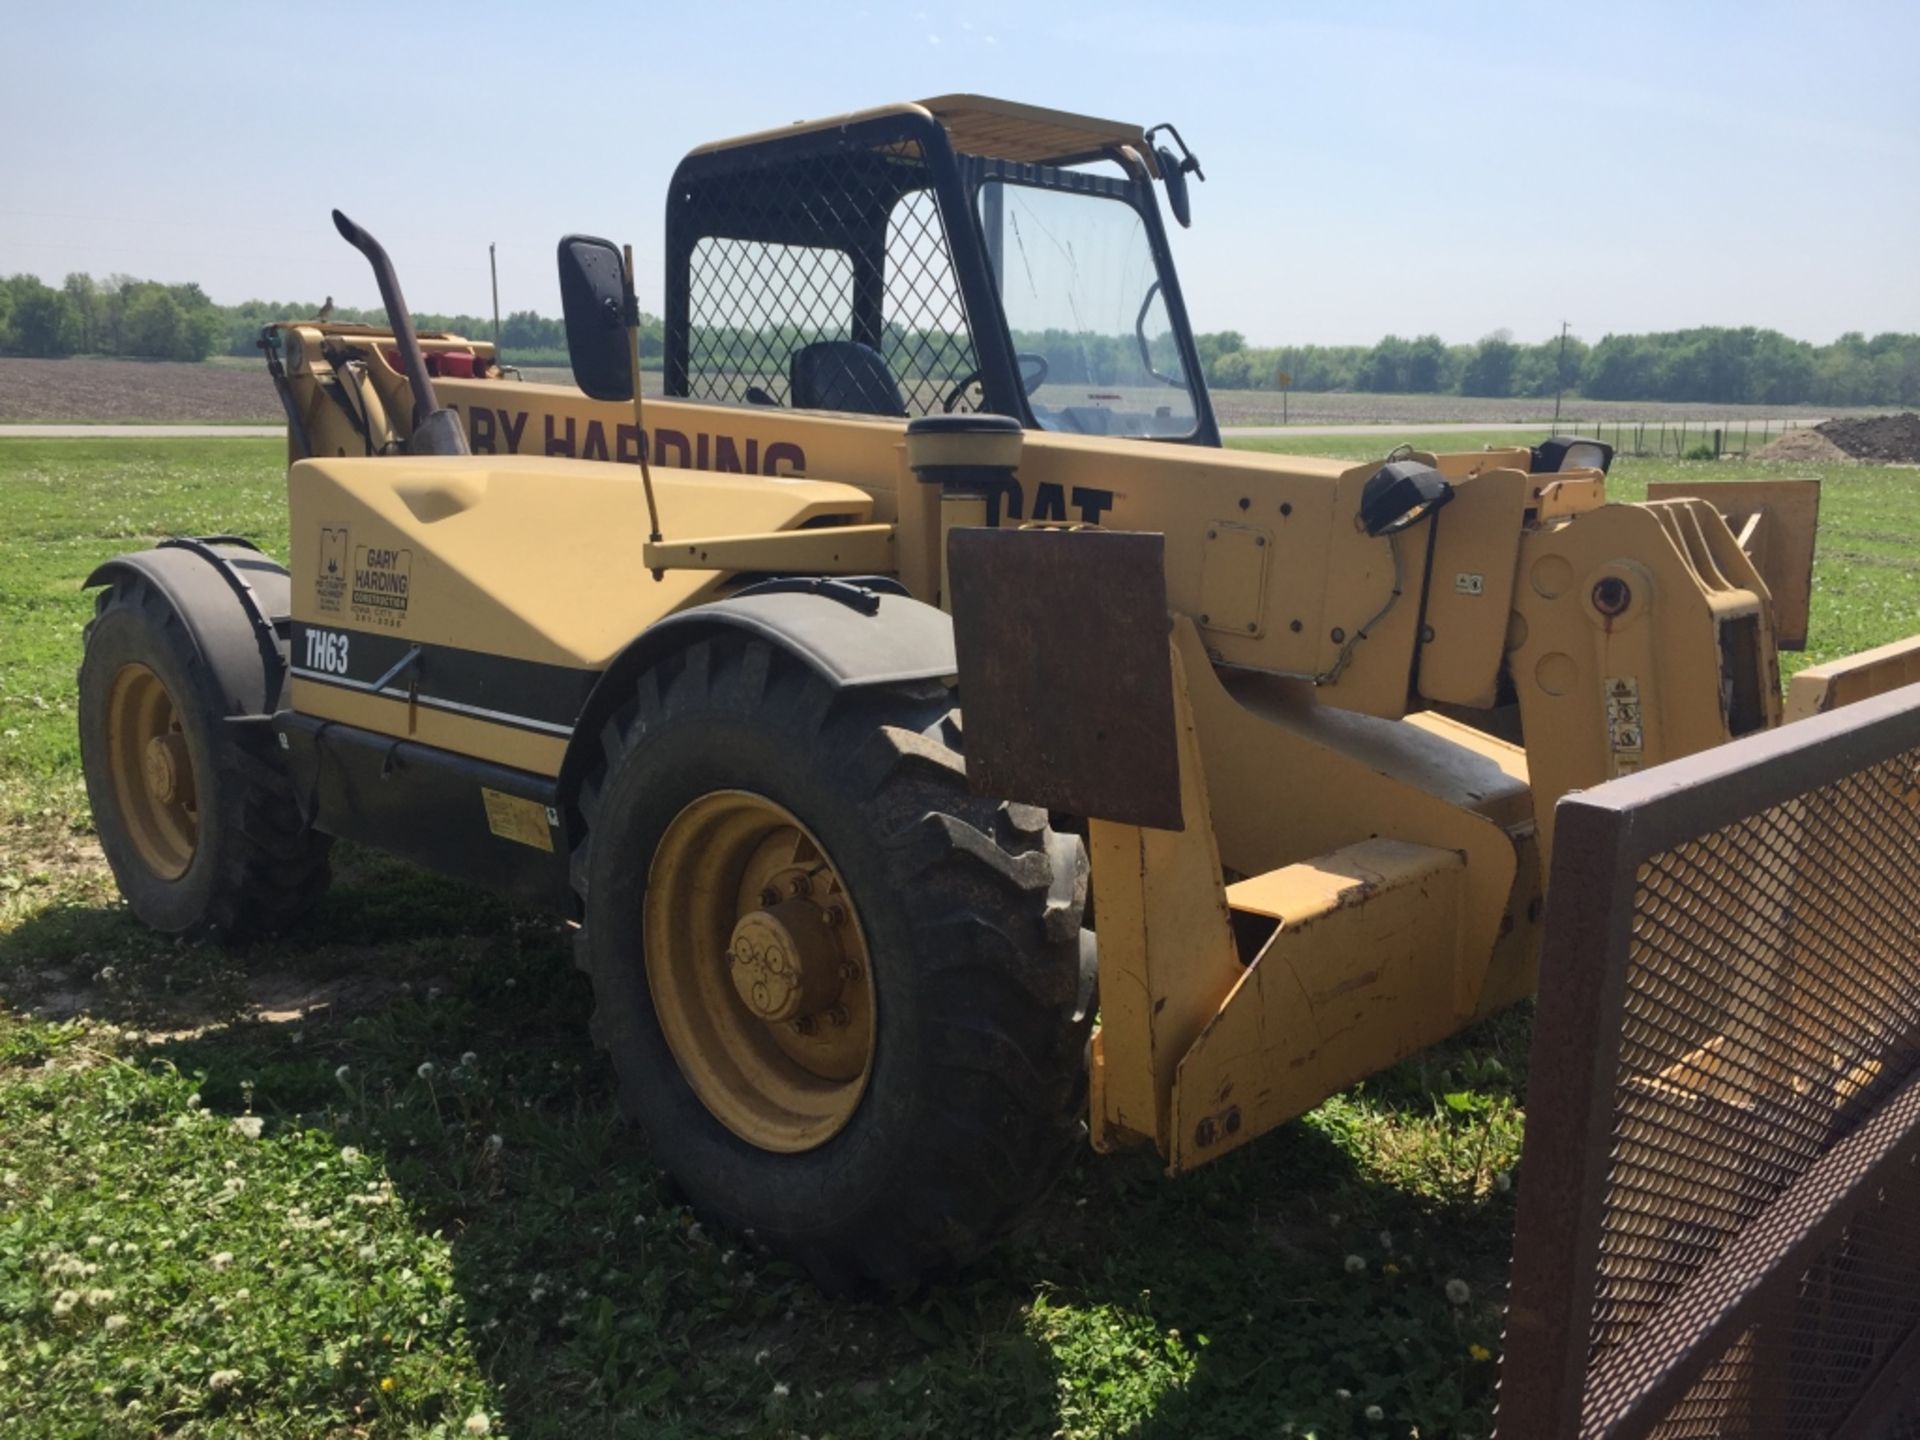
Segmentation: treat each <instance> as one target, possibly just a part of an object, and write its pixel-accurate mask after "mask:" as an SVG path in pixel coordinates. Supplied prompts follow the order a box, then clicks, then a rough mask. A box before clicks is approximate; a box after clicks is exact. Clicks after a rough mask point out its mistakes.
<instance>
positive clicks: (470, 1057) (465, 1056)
mask: <svg viewBox="0 0 1920 1440" xmlns="http://www.w3.org/2000/svg"><path fill="white" fill-rule="evenodd" d="M479 1063H480V1057H479V1056H478V1055H476V1054H474V1053H473V1051H471V1050H467V1051H464V1052H462V1053H461V1056H460V1068H461V1069H462V1070H471V1069H473V1067H474V1066H476V1065H478V1064H479Z"/></svg>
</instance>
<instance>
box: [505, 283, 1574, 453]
mask: <svg viewBox="0 0 1920 1440" xmlns="http://www.w3.org/2000/svg"><path fill="white" fill-rule="evenodd" d="M499 308H500V307H499V305H498V304H496V305H495V306H494V309H495V311H498V310H499ZM1572 323H1573V322H1572V321H1570V320H1562V321H1561V322H1560V360H1559V365H1558V368H1559V371H1560V374H1559V380H1560V383H1559V384H1558V385H1557V386H1555V387H1554V391H1553V433H1554V434H1556V435H1558V434H1559V433H1560V397H1561V396H1562V395H1564V394H1565V393H1566V390H1567V326H1568V325H1570V324H1572Z"/></svg>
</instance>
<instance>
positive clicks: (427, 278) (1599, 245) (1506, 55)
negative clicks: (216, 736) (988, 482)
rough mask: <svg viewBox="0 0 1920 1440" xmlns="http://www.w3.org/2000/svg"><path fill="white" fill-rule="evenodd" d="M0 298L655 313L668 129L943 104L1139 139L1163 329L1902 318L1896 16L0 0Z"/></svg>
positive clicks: (1584, 7) (1612, 327) (1919, 317)
mask: <svg viewBox="0 0 1920 1440" xmlns="http://www.w3.org/2000/svg"><path fill="white" fill-rule="evenodd" d="M0 33H4V34H5V37H6V45H5V56H6V60H5V65H4V71H5V80H4V84H0V136H4V137H6V138H5V139H4V140H3V141H0V274H11V273H14V272H17V271H28V272H32V273H36V274H39V275H41V276H42V277H44V278H46V279H47V280H49V281H50V282H53V283H58V281H59V279H60V277H61V276H63V275H65V274H66V273H67V272H69V271H72V270H87V271H90V272H92V273H94V274H96V275H102V274H107V273H110V272H123V273H127V274H132V275H136V276H141V277H151V278H155V279H161V280H166V281H181V280H197V281H199V282H200V284H201V285H202V286H203V287H204V288H205V289H206V291H207V292H208V293H209V294H210V295H212V296H213V297H214V298H215V299H216V300H219V301H222V302H234V301H239V300H244V299H250V298H276V299H290V300H302V301H312V302H317V301H318V299H319V298H320V297H321V296H322V295H325V294H332V295H333V296H334V297H335V298H336V299H337V300H338V301H339V302H340V303H342V304H352V305H372V304H375V303H377V296H376V293H375V290H374V287H373V282H372V279H371V276H370V274H369V272H368V270H367V268H366V266H365V264H364V262H362V261H361V260H360V258H359V257H358V256H357V255H355V254H354V253H353V252H352V251H351V250H349V249H348V248H347V246H346V245H345V243H344V242H342V241H341V240H339V239H338V237H337V236H336V235H335V234H334V232H333V228H332V226H331V224H330V223H329V220H328V212H329V210H330V209H331V208H332V207H333V206H336V205H337V206H340V207H341V208H342V209H344V210H345V211H346V212H347V213H348V214H350V215H352V216H353V217H354V218H355V219H356V220H358V221H359V222H360V223H361V224H362V225H364V226H365V227H366V228H367V229H369V230H370V231H372V232H373V233H374V234H375V235H377V236H379V237H380V239H381V240H382V241H383V242H384V243H385V245H386V247H387V249H388V250H389V252H390V253H391V254H392V255H393V257H394V260H395V263H396V264H397V265H398V267H399V271H400V277H401V281H402V284H403V286H404V288H405V290H406V294H407V297H408V300H409V302H410V303H411V304H412V305H413V306H414V307H416V308H418V309H420V310H423V311H437V312H451V311H463V312H467V313H473V314H484V313H486V312H487V311H488V310H489V309H490V306H491V300H490V297H489V290H488V272H487V245H488V242H490V241H491V242H494V243H496V244H497V246H498V254H499V267H500V304H501V308H502V310H503V311H509V310H520V309H535V310H539V311H541V312H542V313H545V314H550V315H551V314H558V313H559V290H558V284H557V282H556V280H555V276H554V258H553V257H554V244H555V242H556V240H557V239H558V238H559V236H560V235H562V234H563V233H566V232H568V231H585V232H589V233H595V234H602V235H607V236H611V237H613V238H615V239H620V240H628V241H631V242H632V243H633V244H634V246H635V252H636V259H637V262H638V266H639V270H640V274H641V300H642V304H643V306H644V307H645V308H647V309H650V310H653V311H655V312H656V313H657V312H658V310H659V309H660V300H661V285H662V281H661V261H660V251H659V246H660V237H661V226H662V215H663V211H664V201H665V192H666V185H667V181H668V178H669V177H670V175H671V174H672V171H673V167H674V165H675V164H676V162H677V161H678V159H679V158H680V156H682V155H683V154H685V153H686V151H687V150H689V149H691V148H692V147H693V146H695V145H698V144H700V143H702V142H704V141H708V140H713V139H718V138H722V137H724V136H728V135H734V134H739V133H742V132H746V131H751V130H757V129H762V128H765V127H768V126H773V125H779V124H783V123H785V122H787V121H790V120H796V119H802V118H811V117H815V116H820V115H832V114H838V113H841V112H844V111H847V110H852V109H859V108H862V107H865V106H869V105H874V104H881V103H885V102H888V101H893V100H910V99H917V98H921V97H924V96H930V95H940V94H946V93H951V92H955V91H975V92H980V93H985V94H993V95H1000V96H1004V97H1006V98H1008V99H1014V100H1023V101H1027V102H1030V103H1034V104H1042V105H1049V106H1053V107H1056V108H1060V109H1067V110H1077V111H1082V112H1084V113H1088V114H1093V115H1102V116H1110V117H1113V118H1116V119H1123V120H1129V121H1135V122H1139V123H1141V124H1148V125H1150V124H1153V123H1156V122H1158V121H1162V120H1171V121H1173V122H1174V123H1176V124H1177V125H1178V126H1179V127H1180V130H1181V133H1182V134H1183V135H1184V136H1185V137H1186V139H1187V140H1188V142H1189V143H1190V144H1191V145H1192V147H1193V149H1194V151H1195V153H1196V154H1197V155H1198V156H1199V158H1200V161H1201V163H1202V165H1203V166H1204V167H1205V170H1206V176H1207V180H1206V183H1205V184H1203V185H1197V186H1195V187H1194V196H1193V210H1194V227H1193V228H1192V229H1191V230H1186V231H1181V230H1178V229H1176V230H1175V231H1174V239H1173V245H1174V254H1175V258H1176V261H1177V263H1178V264H1179V267H1180V271H1181V274H1182V276H1183V284H1184V286H1185V289H1186V297H1187V306H1188V310H1189V313H1190V316H1191V319H1192V321H1193V325H1194V328H1195V329H1196V330H1201V331H1207V330H1225V329H1234V330H1239V331H1241V332H1243V333H1244V334H1245V335H1246V336H1247V337H1248V339H1249V340H1250V341H1252V342H1253V343H1256V344H1276V345H1277V344H1315V343H1317V344H1353V343H1371V342H1372V341H1373V340H1375V339H1378V338H1379V337H1380V336H1381V335H1383V334H1386V333H1397V334H1401V335H1408V336H1411V335H1417V334H1423V333H1428V332H1432V333H1437V334H1439V335H1440V336H1442V337H1443V338H1444V339H1446V340H1448V341H1450V342H1463V341H1471V340H1474V339H1477V338H1479V337H1480V336H1482V335H1485V334H1488V333H1490V332H1493V331H1495V330H1501V329H1504V330H1508V331H1511V332H1512V333H1513V335H1514V336H1515V337H1516V338H1518V339H1521V340H1538V339H1543V338H1545V337H1547V336H1549V335H1553V334H1557V333H1558V332H1559V328H1560V323H1561V321H1562V320H1567V321H1570V322H1571V323H1572V326H1573V331H1574V333H1575V334H1577V335H1581V336H1584V337H1586V338H1588V339H1598V338H1599V337H1600V336H1602V335H1604V334H1606V333H1609V332H1621V331H1637V330H1666V329H1677V328H1681V327H1684V326H1690V325H1709V324H1714V325H1741V324H1752V325H1762V326H1771V327H1774V328H1777V329H1780V330H1784V331H1786V332H1787V333H1788V334H1791V335H1795V336H1799V337H1802V338H1805V339H1809V340H1813V341H1816V342H1825V341H1829V340H1832V339H1833V338H1834V337H1835V336H1837V335H1839V334H1841V333H1842V332H1845V331H1848V330H1863V331H1866V332H1868V333H1873V332H1876V331H1881V330H1905V331H1915V330H1920V82H1916V79H1915V71H1914V57H1915V55H1916V54H1920V5H1916V4H1914V3H1912V0H1898V3H1887V4H1875V3H1860V4H1844V3H1825V4H1818V5H1816V4H1811V3H1809V4H1804V5H1775V4H1769V3H1755V4H1743V5H1718V4H1680V3H1669V4H1657V5H1635V4H1607V5H1597V4H1592V3H1584V4H1583V3H1577V0H1564V3H1558V4H1550V5H1540V6H1533V5H1491V4H1473V3H1449V0H1440V3H1435V0H1424V3H1412V4H1404V5H1402V4H1384V3H1383V4H1362V3H1349V4H1334V3H1331V0H1325V3H1317V4H1273V3H1270V4H1264V5H1260V4H1251V3H1225V0H1219V3H1198V0H1189V3H1187V4H1184V5H1182V4H1177V3H1168V0H1162V3H1158V4H1154V3H1134V0H1099V3H1088V0H1073V3H1062V4H1056V3H1053V0H1019V3H1006V0H967V3H965V4H962V5H945V4H937V3H922V0H895V3H892V4H874V3H864V4H862V3H853V4H831V3H818V0H814V3H799V4H782V3H773V0H740V3H731V0H697V3H679V4H674V5H661V4H657V3H654V4H627V5H619V4H610V3H581V4H573V5H568V4H561V3H552V4H547V5H536V4H528V3H526V0H519V3H515V4H510V5H494V4H489V3H483V0H474V3H469V4H464V5H460V6H457V7H455V6H443V5H435V4H422V3H413V4H394V3H388V4H384V5H361V4H357V3H352V0H329V3H325V4H309V5H264V4H259V3H253V4H247V5H238V4H232V5H229V4H215V3H206V4H188V3H185V0H181V3H176V4H167V5H152V4H143V5H137V6H135V5H126V6H119V5H106V4H91V3H85V0H67V3H62V4H59V5H29V4H28V3H26V0H0Z"/></svg>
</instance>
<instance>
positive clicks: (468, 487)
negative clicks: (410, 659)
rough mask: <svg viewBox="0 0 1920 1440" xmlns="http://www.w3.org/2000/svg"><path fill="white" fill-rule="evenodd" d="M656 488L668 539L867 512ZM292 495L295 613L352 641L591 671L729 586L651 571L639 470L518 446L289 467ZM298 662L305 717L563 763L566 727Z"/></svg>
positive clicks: (467, 750) (689, 477) (683, 474)
mask: <svg viewBox="0 0 1920 1440" xmlns="http://www.w3.org/2000/svg"><path fill="white" fill-rule="evenodd" d="M654 486H655V488H656V490H657V491H658V493H659V495H660V498H661V503H662V517H663V525H664V526H665V527H666V534H667V537H668V543H669V544H671V543H672V542H673V539H674V537H676V536H679V535H690V536H696V537H697V536H701V535H707V534H711V533H713V532H716V531H721V532H725V531H728V530H731V529H733V528H735V527H738V528H743V529H747V530H749V531H760V532H774V531H778V530H781V529H792V530H793V531H794V536H793V538H794V541H795V542H797V543H799V544H801V545H806V544H810V543H814V542H813V541H812V538H811V537H814V536H832V535H833V534H834V530H833V529H824V530H800V529H798V527H800V526H802V525H805V524H807V523H809V522H816V523H817V522H820V521H825V520H832V521H842V520H844V521H846V522H849V524H851V525H853V526H856V527H857V526H860V525H861V522H864V521H865V520H867V519H868V517H869V516H870V515H871V513H872V509H873V506H872V503H871V500H870V499H869V497H868V496H867V495H866V494H865V492H863V491H860V490H856V489H853V488H851V487H848V486H843V485H829V484H823V483H821V482H819V481H814V480H804V479H767V478H755V479H748V478H745V477H738V476H729V475H715V474H711V473H698V472H692V471H686V470H676V469H667V468H664V467H663V468H661V469H658V470H656V471H655V472H654ZM287 490H288V497H289V501H290V512H291V513H290V522H291V526H292V529H291V549H292V561H293V563H292V567H291V568H292V571H293V619H294V620H295V621H296V622H298V623H299V624H301V625H302V626H306V627H317V628H320V629H323V630H324V631H326V632H329V633H335V632H337V633H339V634H343V635H346V636H348V637H349V638H351V637H352V636H355V635H378V636H386V637H393V638H397V639H398V640H400V641H404V642H407V643H410V644H414V645H420V646H434V647H447V648H450V649H453V650H458V651H468V652H476V653H480V654H484V655H486V656H493V657H501V658H504V659H507V660H511V661H522V662H528V663H531V664H536V665H548V666H558V667H564V668H565V669H567V670H572V671H586V672H592V671H598V670H601V669H604V668H605V666H606V665H607V664H608V662H609V661H611V660H612V659H613V657H614V656H615V655H617V654H618V653H619V652H620V651H621V650H622V649H624V648H625V647H626V645H627V644H629V643H630V642H631V641H632V640H633V639H634V637H635V636H637V635H638V634H640V633H641V631H643V630H645V629H646V628H647V627H648V626H649V625H651V624H653V623H654V622H655V621H657V620H660V619H663V618H664V617H665V616H667V615H669V614H672V613H673V612H674V611H676V610H679V609H683V608H684V607H686V606H687V605H690V604H693V603H696V602H697V601H699V600H700V599H703V598H706V597H708V596H710V595H711V594H713V593H714V592H715V590H716V589H717V587H718V586H719V585H720V584H721V582H722V580H723V578H724V577H723V576H722V575H721V574H720V573H719V572H716V571H712V570H678V569H675V570H669V571H667V572H665V574H664V575H663V576H662V578H661V579H659V580H655V579H654V578H652V576H651V575H650V574H649V572H648V569H647V560H646V554H645V552H646V547H647V514H646V504H645V499H644V497H643V495H642V493H641V485H640V474H639V471H638V469H637V468H633V467H624V466H616V465H600V464H590V463H587V462H584V461H577V460H566V459H556V460H548V459H543V458H535V457H516V456H473V457H463V458H455V459H448V458H443V457H412V456H403V455H394V456H384V457H381V458H378V459H364V458H361V459H332V460H328V459H315V460H305V461H301V462H300V463H298V464H296V465H294V466H293V468H292V469H291V470H290V471H289V473H288V477H287ZM856 533H866V532H864V531H858V532H856ZM868 538H869V540H870V538H871V537H870V536H869V537H868ZM764 543H775V542H774V541H772V540H768V541H766V542H764ZM300 658H301V657H300V656H299V655H298V654H296V656H295V665H296V671H295V676H294V691H293V702H294V705H295V707H296V708H297V709H299V710H300V711H302V712H303V713H305V714H309V715H314V716H317V717H320V718H324V719H331V720H339V721H342V722H345V723H349V724H354V725H361V726H365V727H366V728H368V729H372V730H376V731H379V732H381V733H383V734H390V735H400V736H406V737H408V738H412V739H416V740H420V741H422V742H423V743H427V744H432V745H438V746H442V747H444V748H446V749H450V750H454V751H457V752H458V753H461V754H466V755H473V756H476V757H479V758H481V759H486V760H493V761H496V762H498V763H500V764H505V765H512V766H516V767H518V768H521V769H526V770H532V771H535V772H537V773H541V774H549V775H550V774H555V773H557V772H558V770H559V768H560V760H561V757H562V756H563V755H564V753H565V739H566V735H565V733H564V727H560V726H550V727H549V732H550V733H546V734H529V733H527V732H526V730H525V729H515V728H511V727H509V726H506V725H503V724H499V723H492V722H490V721H489V720H488V719H486V718H483V717H481V716H477V715H473V714H457V713H446V712H444V711H438V710H434V709H432V708H430V707H428V706H424V705H417V704H409V703H407V702H405V701H402V700H396V699H393V698H388V697H383V696H377V695H371V694H367V693H362V692H357V691H356V690H354V689H352V688H348V687H346V686H345V685H343V684H341V683H338V682H337V681H336V682H334V683H326V682H323V681H322V680H320V679H318V678H313V677H311V676H303V675H302V673H301V669H300Z"/></svg>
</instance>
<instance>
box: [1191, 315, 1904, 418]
mask: <svg viewBox="0 0 1920 1440" xmlns="http://www.w3.org/2000/svg"><path fill="white" fill-rule="evenodd" d="M1194 341H1195V346H1196V348H1197V349H1198V350H1199V353H1200V363H1201V368H1202V369H1203V370H1204V372H1205V374H1206V377H1207V383H1208V384H1209V385H1211V386H1212V387H1213V388H1215V389H1217V390H1272V389H1276V388H1278V387H1279V380H1280V376H1281V375H1283V374H1284V375H1286V376H1287V377H1288V379H1289V381H1290V383H1291V388H1293V389H1295V390H1311V391H1324V390H1361V391H1377V392H1382V393H1389V394H1399V395H1405V394H1415V395H1485V396H1494V397H1504V396H1513V395H1526V396H1541V395H1552V394H1554V393H1555V392H1556V391H1559V390H1562V389H1564V390H1565V391H1566V393H1567V394H1569V395H1578V396H1584V397H1585V398H1587V399H1590V400H1693V401H1704V402H1708V403H1712V404H1722V405H1915V404H1920V335H1903V334H1894V333H1891V332H1889V333H1886V334H1881V335H1875V336H1874V337H1872V338H1871V339H1868V338H1867V337H1866V336H1865V335H1863V334H1861V333H1860V332H1858V331H1850V332H1849V333H1847V334H1845V335H1842V336H1841V337H1840V338H1839V339H1838V340H1836V341H1834V342H1833V343H1832V344H1831V345H1814V344H1811V343H1810V342H1808V341H1805V340H1795V339H1793V338H1792V337H1791V336H1788V335H1782V334H1781V333H1780V332H1779V331H1778V330H1760V329H1756V328H1754V327H1753V326H1750V325H1749V326H1744V327H1741V328H1737V329H1736V328H1730V327H1725V326H1700V327H1697V328H1695V329H1691V330H1669V331H1662V332H1659V333H1657V334H1646V335H1608V336H1606V337H1605V338H1603V339H1602V340H1600V341H1599V343H1598V344H1594V345H1589V344H1588V343H1587V342H1586V341H1584V340H1581V339H1578V338H1575V337H1573V336H1569V337H1568V338H1567V342H1566V347H1565V351H1564V353H1563V352H1562V349H1561V344H1560V341H1559V339H1558V338H1557V337H1556V338H1555V339H1552V340H1546V341H1542V342H1541V343H1540V344H1538V345H1528V344H1524V343H1520V342H1516V341H1515V340H1514V339H1513V337H1512V336H1511V335H1510V334H1509V333H1508V332H1506V331H1504V330H1502V331H1496V332H1495V333H1494V334H1492V335H1489V336H1487V337H1486V338H1485V339H1483V340H1481V341H1480V342H1479V343H1478V344H1475V345H1448V344H1447V343H1445V342H1444V341H1443V340H1441V339H1440V337H1439V336H1437V335H1422V336H1419V337H1417V338H1415V339H1412V340H1407V339H1403V338H1402V337H1400V336H1398V335H1389V336H1387V337H1386V338H1385V339H1384V340H1381V341H1380V342H1379V343H1378V344H1375V345H1282V346H1273V347H1254V346H1249V345H1248V344H1247V342H1246V337H1245V336H1243V335H1241V334H1239V333H1238V332H1237V331H1232V330H1225V331H1218V332H1215V333H1212V334H1207V335H1197V336H1195V337H1194Z"/></svg>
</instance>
